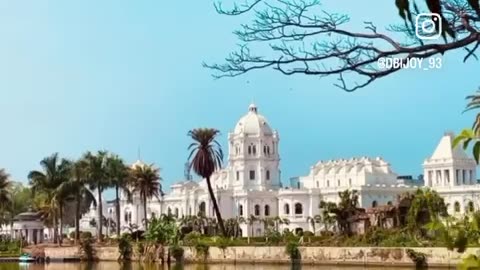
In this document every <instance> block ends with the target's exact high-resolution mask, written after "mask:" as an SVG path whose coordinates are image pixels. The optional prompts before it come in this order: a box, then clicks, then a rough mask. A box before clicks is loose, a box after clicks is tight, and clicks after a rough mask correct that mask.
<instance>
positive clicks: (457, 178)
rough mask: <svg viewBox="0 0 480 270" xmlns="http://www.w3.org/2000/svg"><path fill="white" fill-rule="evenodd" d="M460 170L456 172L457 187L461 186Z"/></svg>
mask: <svg viewBox="0 0 480 270" xmlns="http://www.w3.org/2000/svg"><path fill="white" fill-rule="evenodd" d="M459 179H460V170H456V172H455V183H457V185H459V184H460V180H459Z"/></svg>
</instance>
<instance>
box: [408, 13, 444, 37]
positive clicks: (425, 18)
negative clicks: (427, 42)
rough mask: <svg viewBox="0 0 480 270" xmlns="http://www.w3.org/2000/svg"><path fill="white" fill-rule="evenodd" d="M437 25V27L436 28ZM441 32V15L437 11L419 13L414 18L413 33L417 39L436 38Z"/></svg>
mask: <svg viewBox="0 0 480 270" xmlns="http://www.w3.org/2000/svg"><path fill="white" fill-rule="evenodd" d="M437 27H438V29H437ZM441 34H442V17H440V15H439V14H437V13H420V14H418V15H417V18H416V20H415V35H416V36H417V37H418V38H419V39H438V38H439V37H440V35H441Z"/></svg>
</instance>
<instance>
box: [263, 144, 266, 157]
mask: <svg viewBox="0 0 480 270" xmlns="http://www.w3.org/2000/svg"><path fill="white" fill-rule="evenodd" d="M263 154H264V155H267V146H266V145H264V146H263Z"/></svg>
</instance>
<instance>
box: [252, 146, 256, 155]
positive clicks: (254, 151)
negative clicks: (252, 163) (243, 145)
mask: <svg viewBox="0 0 480 270" xmlns="http://www.w3.org/2000/svg"><path fill="white" fill-rule="evenodd" d="M252 153H253V155H256V154H257V147H256V146H255V145H254V146H252Z"/></svg>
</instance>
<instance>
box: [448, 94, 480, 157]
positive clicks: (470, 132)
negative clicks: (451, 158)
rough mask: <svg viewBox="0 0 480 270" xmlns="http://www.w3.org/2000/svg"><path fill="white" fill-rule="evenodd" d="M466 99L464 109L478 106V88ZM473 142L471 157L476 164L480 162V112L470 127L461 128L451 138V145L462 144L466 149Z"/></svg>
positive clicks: (479, 99)
mask: <svg viewBox="0 0 480 270" xmlns="http://www.w3.org/2000/svg"><path fill="white" fill-rule="evenodd" d="M467 100H470V101H469V102H468V103H467V106H466V108H465V111H464V112H466V111H470V110H475V109H478V108H480V89H479V90H478V91H476V92H475V93H474V94H473V95H469V96H467ZM471 142H474V144H473V149H472V152H473V157H474V158H475V161H476V162H477V164H479V162H480V113H478V114H477V116H476V118H475V122H474V123H473V126H472V128H466V129H463V130H462V131H461V132H460V134H459V135H458V136H457V137H456V138H455V139H454V140H453V143H452V146H453V147H454V148H455V147H457V145H459V144H460V143H462V144H463V149H464V150H465V149H467V148H468V145H469V144H470V143H471Z"/></svg>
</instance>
